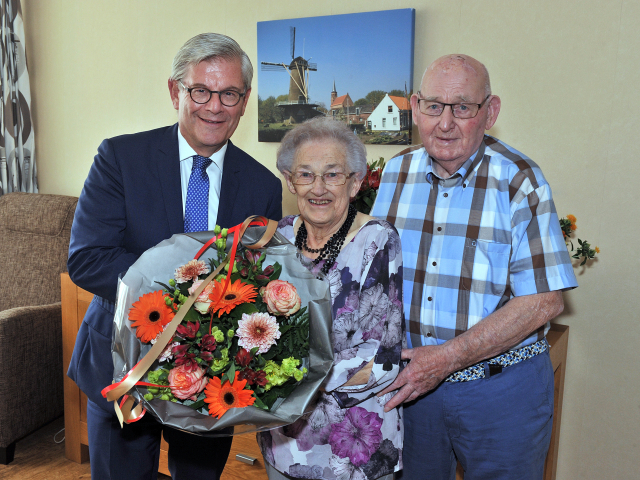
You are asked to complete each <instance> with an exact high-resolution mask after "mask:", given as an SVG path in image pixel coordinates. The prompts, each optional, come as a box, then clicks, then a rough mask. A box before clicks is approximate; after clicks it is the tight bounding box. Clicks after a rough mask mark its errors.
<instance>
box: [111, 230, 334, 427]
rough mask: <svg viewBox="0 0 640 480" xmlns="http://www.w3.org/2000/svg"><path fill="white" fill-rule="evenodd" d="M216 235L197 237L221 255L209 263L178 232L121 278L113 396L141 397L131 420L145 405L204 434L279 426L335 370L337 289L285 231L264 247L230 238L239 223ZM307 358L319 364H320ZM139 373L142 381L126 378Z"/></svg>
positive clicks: (301, 407) (236, 235) (167, 419)
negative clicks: (311, 267) (332, 291)
mask: <svg viewBox="0 0 640 480" xmlns="http://www.w3.org/2000/svg"><path fill="white" fill-rule="evenodd" d="M249 230H250V229H249ZM213 232H214V234H215V237H214V238H213V239H211V240H210V241H208V242H207V243H206V244H205V246H204V247H202V245H201V244H200V245H199V246H200V247H202V248H201V249H200V251H201V252H203V251H209V252H213V255H212V256H211V258H208V260H207V261H204V260H200V259H199V258H198V257H200V254H198V255H196V258H195V259H194V258H193V251H194V250H195V249H196V245H194V242H198V240H196V239H194V238H192V237H193V236H189V235H175V236H174V237H172V238H171V239H170V240H168V241H165V242H162V243H161V244H159V245H158V246H157V247H155V248H153V249H151V250H149V251H148V252H145V254H144V255H143V256H142V257H141V258H140V259H139V260H138V262H136V264H134V266H133V267H132V268H131V269H130V270H129V271H128V272H127V275H125V277H124V278H123V279H122V282H121V285H120V287H119V291H118V306H117V309H116V319H115V325H114V344H113V356H114V366H115V373H114V381H115V382H116V383H115V384H114V385H112V386H110V387H108V388H107V389H105V390H107V394H109V393H110V390H111V389H118V390H119V391H118V392H117V393H113V394H112V395H111V396H112V397H114V396H115V395H117V396H120V395H121V394H122V393H123V391H124V390H125V389H126V391H127V395H128V396H131V397H132V398H133V399H134V400H135V401H138V402H139V405H138V407H137V408H138V410H137V411H136V410H135V409H134V410H133V413H131V414H128V415H125V421H126V420H127V417H128V419H129V421H135V420H136V419H138V418H139V417H140V416H141V415H142V414H143V413H144V411H145V410H146V411H149V412H151V413H152V414H153V415H154V416H156V418H158V419H159V420H160V421H161V422H163V423H166V424H169V425H171V426H173V427H175V428H181V429H183V430H187V431H191V432H194V433H200V434H208V433H212V432H213V431H215V430H220V429H222V428H224V427H227V426H231V425H240V428H236V432H235V433H245V432H247V431H257V430H261V429H265V428H274V427H277V426H280V425H285V424H288V423H291V422H293V421H295V420H296V419H297V418H299V416H301V415H302V414H303V413H304V411H305V410H306V409H307V407H308V406H310V401H311V399H312V397H313V396H314V394H315V391H316V390H317V388H318V387H319V385H320V383H321V381H322V379H324V377H326V375H327V373H328V371H329V369H330V367H331V363H332V352H331V349H330V346H331V342H330V338H329V331H330V324H331V310H330V302H329V300H328V299H329V290H328V288H327V287H326V285H324V284H323V283H322V282H320V281H317V280H315V279H314V278H313V277H312V275H311V274H310V273H309V272H308V271H306V269H305V268H304V267H302V265H300V263H299V261H298V260H297V258H296V256H295V247H293V245H291V244H289V243H288V242H287V241H286V240H285V239H284V238H282V237H279V236H278V235H277V234H276V237H274V238H273V239H272V240H271V241H270V243H269V244H268V245H267V248H259V249H251V248H244V247H242V246H240V248H238V245H237V240H236V241H235V242H229V241H228V240H229V239H230V238H234V239H237V238H239V237H240V236H241V234H240V235H239V232H238V231H236V232H235V233H233V234H232V235H230V236H228V231H227V230H226V229H225V230H222V229H220V228H219V227H216V229H215V230H214V231H213ZM198 235H200V234H198ZM246 236H247V235H245V237H246ZM245 237H243V241H244V240H245ZM249 237H251V235H249ZM249 241H251V238H250V239H249ZM200 242H204V239H201V240H200ZM231 243H232V244H233V245H231ZM163 244H164V245H163ZM185 244H190V245H191V247H190V249H187V248H185ZM209 247H210V249H209ZM291 247H292V248H293V250H292V248H291ZM185 251H191V259H189V260H188V261H185V259H184V253H183V252H185ZM201 252H200V253H201ZM168 253H169V255H167V254H168ZM178 253H180V255H176V254H178ZM181 256H182V258H180V257H181ZM168 259H171V260H168ZM139 263H140V264H139ZM169 265H171V267H169ZM176 265H177V266H176ZM169 268H173V271H172V275H171V277H170V278H169V279H168V280H166V279H167V277H168V276H169V275H166V273H165V272H167V270H168V269H169ZM162 274H165V277H164V279H162V280H160V279H159V278H158V277H160V275H162ZM128 277H129V278H128ZM163 280H164V281H163ZM165 282H166V283H165ZM151 289H152V290H151ZM121 305H122V308H121ZM169 327H172V328H169ZM172 330H173V331H172ZM310 335H317V336H318V340H320V341H321V342H322V344H321V345H317V342H310ZM312 343H316V345H315V348H314V347H312V346H311V344H312ZM156 344H159V345H156ZM326 345H328V346H329V348H328V349H327V348H326ZM154 347H155V349H154ZM318 347H319V348H318ZM310 356H311V357H313V358H314V359H318V360H319V362H316V363H314V364H313V365H311V364H310V361H309V357H310ZM143 363H144V365H143ZM142 369H144V372H140V370H142ZM132 372H136V375H134V377H137V378H133V379H130V378H129V377H130V375H131V373H132ZM142 375H144V377H146V379H143V377H142ZM305 377H306V378H305ZM134 380H135V382H134ZM319 380H320V381H319ZM115 385H117V387H116V386H115ZM294 393H295V394H296V395H293V394H294ZM103 394H105V393H104V392H103ZM118 394H120V395H118ZM108 398H109V397H108ZM112 399H113V398H112ZM245 407H246V408H245ZM230 409H234V410H231V411H230ZM116 410H117V409H116ZM123 411H124V410H123ZM126 411H127V412H128V411H129V410H126ZM223 416H224V418H222V417H223Z"/></svg>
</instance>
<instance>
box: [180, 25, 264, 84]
mask: <svg viewBox="0 0 640 480" xmlns="http://www.w3.org/2000/svg"><path fill="white" fill-rule="evenodd" d="M218 58H223V59H225V60H239V61H240V64H241V66H242V81H243V82H244V88H245V90H249V89H250V88H251V80H252V79H253V66H252V65H251V60H249V57H248V56H247V54H246V53H245V52H244V50H242V48H240V45H238V42H236V41H235V40H234V39H233V38H230V37H227V36H226V35H222V34H220V33H201V34H200V35H196V36H195V37H193V38H191V39H189V40H187V43H185V44H184V45H183V46H182V47H181V48H180V50H178V53H177V54H176V56H175V57H174V58H173V65H172V66H171V77H169V78H170V79H171V80H181V79H182V78H183V77H184V76H185V75H186V73H187V70H188V69H189V68H190V67H192V66H194V65H197V64H199V63H200V62H204V61H208V60H215V59H218Z"/></svg>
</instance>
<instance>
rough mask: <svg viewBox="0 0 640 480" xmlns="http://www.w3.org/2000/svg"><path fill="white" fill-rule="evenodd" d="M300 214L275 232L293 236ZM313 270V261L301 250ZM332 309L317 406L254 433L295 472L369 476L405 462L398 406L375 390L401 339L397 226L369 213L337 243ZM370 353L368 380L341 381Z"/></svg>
mask: <svg viewBox="0 0 640 480" xmlns="http://www.w3.org/2000/svg"><path fill="white" fill-rule="evenodd" d="M297 218H298V217H297V216H288V217H285V218H283V219H282V220H281V221H280V223H279V225H278V231H279V232H280V233H282V234H283V235H284V236H285V237H286V238H287V239H289V240H290V241H291V242H292V243H294V240H295V235H294V233H293V225H294V223H295V220H296V219H297ZM300 258H301V261H302V263H303V264H304V265H305V266H306V267H307V268H309V270H311V271H312V272H313V273H319V272H320V269H321V268H322V265H323V263H324V261H321V262H320V263H319V264H318V265H317V266H314V265H313V263H312V262H311V260H309V259H307V258H306V257H304V256H302V255H301V256H300ZM327 280H328V281H329V283H330V288H331V300H332V310H333V318H334V320H333V332H332V339H333V349H334V365H333V368H332V370H331V372H330V373H329V376H328V378H327V380H326V382H325V384H324V392H321V393H320V395H319V400H318V403H317V405H316V407H315V409H314V410H313V411H312V412H311V413H310V414H309V415H307V416H305V417H303V418H301V419H300V420H298V421H297V422H295V423H293V424H291V425H288V426H286V427H283V428H278V429H275V430H270V431H268V432H263V433H259V434H258V443H259V445H260V448H261V450H262V454H263V456H264V458H265V460H266V461H267V462H268V463H269V464H271V465H272V466H273V467H274V468H276V469H277V470H278V471H280V472H283V473H286V474H287V475H289V476H292V477H295V478H313V479H339V480H367V479H375V478H379V477H382V476H384V475H388V474H390V473H393V472H394V471H398V470H400V469H401V468H402V440H403V424H402V408H395V409H393V410H391V411H390V412H387V413H384V404H385V403H386V402H387V401H388V400H389V399H390V398H391V397H392V396H393V395H394V394H393V393H390V394H387V395H384V396H382V397H377V396H376V394H377V393H378V392H380V391H382V390H384V389H385V388H386V387H387V386H389V385H390V384H391V383H392V382H393V380H394V379H395V378H396V376H397V375H398V373H399V371H400V362H401V359H400V355H401V351H402V348H403V346H405V345H406V338H405V332H404V322H403V312H402V252H401V247H400V238H399V237H398V233H397V232H396V229H395V228H394V227H393V226H392V225H391V224H390V223H388V222H386V221H384V220H371V221H369V222H368V223H366V224H365V225H363V226H362V228H361V229H360V230H359V231H358V232H357V233H356V235H355V237H354V238H353V239H352V240H351V241H350V242H349V243H348V244H347V245H346V246H345V247H344V248H343V249H342V251H341V252H340V254H339V255H338V258H337V259H336V263H335V264H334V265H333V267H332V268H331V270H330V271H329V273H328V275H327ZM371 360H373V368H372V370H371V375H370V376H369V381H368V383H367V384H366V385H356V386H344V384H345V383H346V382H347V381H348V380H349V379H350V378H351V377H352V376H353V375H355V374H356V373H357V372H358V371H360V370H361V369H362V368H363V367H365V366H366V365H367V364H368V363H369V362H370V361H371Z"/></svg>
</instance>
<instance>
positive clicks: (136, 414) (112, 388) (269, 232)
mask: <svg viewBox="0 0 640 480" xmlns="http://www.w3.org/2000/svg"><path fill="white" fill-rule="evenodd" d="M250 226H266V227H267V228H266V230H265V232H264V234H263V235H262V237H261V238H260V240H258V241H257V242H256V243H254V244H252V245H245V247H246V248H250V249H258V248H262V247H264V246H265V245H266V244H267V243H268V242H269V240H271V237H272V236H273V234H274V233H275V231H276V228H277V227H278V224H277V222H275V221H273V220H269V219H267V218H265V217H259V216H251V217H249V218H247V219H246V220H245V221H244V222H243V223H241V224H239V225H236V226H235V227H232V228H230V229H229V230H228V233H233V234H234V235H233V245H232V248H231V252H230V253H229V255H227V258H226V259H225V260H223V261H222V262H221V263H220V265H219V266H218V268H216V269H215V270H214V271H213V272H212V273H211V274H210V275H209V276H208V277H207V278H206V279H205V280H203V282H202V283H201V284H200V285H199V286H198V288H197V289H196V290H195V291H194V292H193V293H192V294H191V295H190V296H189V298H187V300H186V301H185V302H184V304H182V306H181V307H180V310H178V313H176V315H175V316H174V317H173V320H172V321H171V322H170V323H169V324H167V326H166V327H165V329H164V331H163V332H162V334H161V335H160V338H158V340H157V341H156V343H155V344H154V345H153V347H151V350H149V352H147V354H146V355H145V356H144V357H143V358H142V359H141V360H140V361H139V362H138V363H137V364H136V365H135V366H134V367H133V368H132V369H131V370H129V372H128V373H127V374H126V375H125V376H124V378H123V379H122V380H120V381H119V382H117V383H113V384H111V385H109V386H107V387H105V388H104V389H103V390H102V392H101V393H102V396H103V397H104V398H106V399H107V400H108V401H110V402H111V401H112V402H113V406H114V409H115V412H116V416H117V417H118V420H119V421H120V427H123V423H131V422H136V421H138V420H140V419H141V418H142V416H143V415H144V414H145V412H146V409H145V408H143V407H142V405H141V404H139V403H138V404H137V405H135V402H136V400H135V398H134V397H131V396H129V395H127V393H128V392H129V391H130V390H131V389H132V388H133V387H135V386H136V385H144V384H145V383H146V382H140V379H141V378H142V377H143V376H144V375H145V374H146V373H147V371H148V370H149V368H151V365H152V364H153V362H155V360H156V359H157V358H158V357H159V356H160V355H161V354H162V352H163V351H164V349H165V347H166V346H167V344H168V343H169V342H170V341H171V340H172V339H173V336H174V334H175V332H176V329H177V328H178V325H180V323H181V322H182V320H183V318H184V317H185V315H186V314H187V312H188V311H189V309H190V308H191V307H192V306H193V304H194V303H195V301H196V299H197V298H198V296H199V295H200V294H201V293H202V292H203V291H204V289H205V287H206V286H207V285H208V284H209V283H210V282H211V281H212V280H213V279H214V278H215V277H216V276H217V275H218V274H219V273H220V271H221V270H222V269H223V268H224V266H225V265H226V264H227V263H229V271H228V273H227V278H226V283H225V286H224V290H223V295H224V292H225V291H226V289H227V287H228V285H229V282H230V280H231V272H232V271H233V263H234V261H235V255H236V250H237V248H238V243H239V242H240V239H241V238H242V236H243V235H244V232H245V231H246V229H247V228H248V227H250ZM218 238H220V235H217V236H215V237H213V238H212V239H210V240H209V241H208V242H207V243H205V244H204V246H203V247H202V248H201V249H200V250H199V251H198V253H197V254H196V256H195V259H196V260H197V259H198V258H200V256H201V255H202V254H203V253H204V252H205V251H206V250H207V249H208V248H209V247H210V246H211V245H212V244H213V243H214V242H215V241H216V240H217V239H218ZM120 397H123V398H122V401H121V402H120V405H118V399H119V398H120Z"/></svg>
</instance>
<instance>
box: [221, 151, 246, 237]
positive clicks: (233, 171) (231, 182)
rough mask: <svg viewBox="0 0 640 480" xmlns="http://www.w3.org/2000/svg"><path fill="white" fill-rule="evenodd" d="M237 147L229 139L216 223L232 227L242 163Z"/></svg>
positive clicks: (224, 226)
mask: <svg viewBox="0 0 640 480" xmlns="http://www.w3.org/2000/svg"><path fill="white" fill-rule="evenodd" d="M236 150H237V147H236V146H235V145H234V144H233V143H231V140H229V145H228V146H227V152H226V153H225V156H224V167H223V171H222V185H221V187H220V203H219V205H218V218H217V220H216V224H217V225H220V226H221V227H223V228H228V227H232V226H233V225H232V218H233V207H234V205H235V201H236V196H237V194H238V191H239V190H240V170H241V165H240V162H239V159H238V155H237V152H236Z"/></svg>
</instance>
